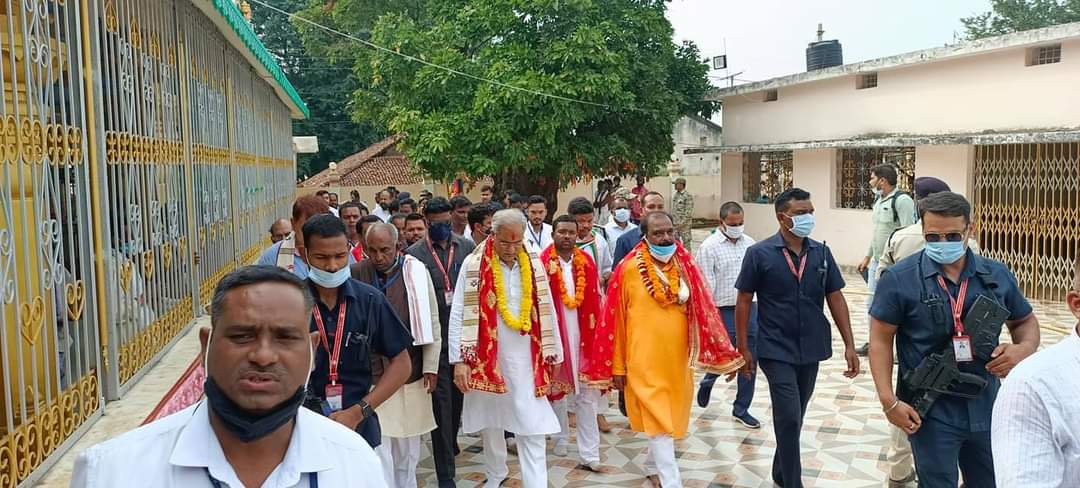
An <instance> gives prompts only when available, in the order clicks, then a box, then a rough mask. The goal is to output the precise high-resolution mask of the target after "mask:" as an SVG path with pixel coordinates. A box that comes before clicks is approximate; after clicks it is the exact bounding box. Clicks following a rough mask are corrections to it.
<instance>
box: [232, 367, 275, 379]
mask: <svg viewBox="0 0 1080 488" xmlns="http://www.w3.org/2000/svg"><path fill="white" fill-rule="evenodd" d="M285 376H286V371H285V368H283V367H281V366H279V365H271V366H265V367H264V366H259V365H255V364H248V365H246V366H244V367H241V368H240V371H239V374H238V375H237V377H238V378H239V379H248V378H253V379H258V380H260V381H267V380H273V381H280V380H281V378H283V377H285Z"/></svg>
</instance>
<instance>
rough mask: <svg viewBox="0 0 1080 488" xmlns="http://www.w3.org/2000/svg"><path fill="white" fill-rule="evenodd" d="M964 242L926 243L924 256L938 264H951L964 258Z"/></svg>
mask: <svg viewBox="0 0 1080 488" xmlns="http://www.w3.org/2000/svg"><path fill="white" fill-rule="evenodd" d="M966 252H967V250H966V249H964V241H960V242H927V243H926V255H927V256H928V257H929V258H930V259H931V260H933V261H934V262H935V263H938V264H952V263H955V262H957V261H959V260H960V258H962V257H964V253H966Z"/></svg>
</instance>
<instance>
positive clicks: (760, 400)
mask: <svg viewBox="0 0 1080 488" xmlns="http://www.w3.org/2000/svg"><path fill="white" fill-rule="evenodd" d="M704 235H705V234H704V233H702V232H701V231H695V237H696V238H697V239H699V242H700V239H702V238H703V237H704ZM845 279H846V280H847V283H848V287H847V289H845V295H846V297H847V301H848V305H849V307H850V308H851V318H852V327H853V329H854V334H855V338H856V342H857V343H859V344H861V343H862V342H864V341H865V339H866V337H867V335H868V325H867V318H866V301H867V298H868V297H869V295H868V293H867V289H866V287H865V285H864V284H863V282H862V279H861V278H859V277H858V276H857V275H855V274H852V273H848V274H846V276H845ZM1035 306H1036V310H1037V314H1038V316H1039V318H1040V322H1041V323H1042V325H1044V326H1050V330H1048V328H1046V327H1044V329H1043V344H1044V345H1051V344H1055V343H1057V342H1058V341H1059V340H1061V337H1062V333H1061V332H1060V331H1065V330H1068V329H1069V328H1071V327H1072V326H1073V325H1074V324H1075V319H1074V318H1073V317H1072V315H1071V314H1070V313H1069V311H1068V309H1067V308H1065V307H1064V305H1063V304H1057V303H1037V304H1035ZM833 349H834V350H835V351H837V353H836V354H835V355H834V357H833V358H832V359H830V360H828V361H826V362H824V363H822V365H821V369H820V372H819V376H818V381H817V387H816V389H815V391H814V396H813V399H812V401H811V404H810V408H809V410H808V412H807V414H806V421H805V426H804V428H803V433H802V462H803V479H804V484H805V485H806V486H808V487H823V488H824V487H829V488H833V487H835V488H855V487H878V486H886V483H885V479H886V476H887V472H888V471H887V469H888V467H887V466H888V465H887V463H886V462H885V456H886V451H887V446H888V441H889V429H888V423H887V422H886V421H885V419H884V417H883V416H882V415H881V407H880V405H879V404H878V402H877V398H876V394H875V390H874V384H873V380H872V379H871V377H870V372H869V363H868V362H866V361H865V358H864V360H863V363H862V374H860V375H859V377H857V378H856V379H854V380H849V379H847V378H844V376H843V371H844V369H845V368H844V362H843V357H842V355H841V354H840V351H842V350H843V342H842V341H841V340H840V336H839V335H838V334H836V333H835V329H834V333H833ZM735 391H736V388H735V385H734V383H731V384H726V383H723V381H718V382H717V384H716V386H715V387H714V390H713V395H712V402H711V403H710V404H709V406H708V408H699V407H698V406H697V405H696V404H695V405H694V406H693V409H692V412H691V419H690V432H689V435H688V436H687V438H686V439H684V440H682V441H678V442H676V446H675V449H676V456H677V457H678V460H679V468H680V470H681V473H682V477H683V484H684V485H685V486H686V487H687V488H721V487H723V488H728V487H747V488H748V487H771V486H774V485H773V483H772V481H771V476H770V472H771V471H770V470H771V467H772V456H773V451H774V449H775V448H776V441H775V437H774V436H773V432H772V409H771V407H770V402H769V393H768V381H767V380H766V379H765V376H764V375H761V376H760V377H759V381H758V383H757V390H756V392H755V394H754V402H753V404H752V406H751V409H750V411H751V413H753V414H754V415H755V416H756V417H757V418H758V419H759V420H760V421H761V423H762V426H761V429H759V430H749V429H746V428H744V427H743V426H742V425H741V424H739V423H737V422H735V421H734V420H733V419H732V417H731V403H732V402H733V401H734V399H735ZM611 405H612V408H611V409H610V410H609V411H608V412H607V414H606V416H607V419H608V421H609V422H610V423H611V424H612V427H613V430H612V432H611V433H609V434H601V437H602V439H601V457H602V458H603V463H604V464H606V465H608V466H613V467H615V468H616V470H617V472H618V474H614V475H600V474H593V473H587V472H584V471H581V470H576V469H574V468H575V466H576V465H577V457H576V455H577V451H576V446H574V445H573V444H571V447H570V453H569V455H568V456H567V457H564V458H560V457H556V456H555V455H554V454H552V452H551V449H550V447H552V444H551V443H550V442H549V449H548V466H549V469H548V472H549V475H548V476H549V481H550V483H551V486H554V487H565V488H581V487H641V486H648V485H647V484H646V483H645V482H644V475H643V472H642V469H641V466H642V465H643V464H644V461H645V450H646V440H645V438H644V437H643V436H638V435H635V434H634V433H633V432H631V431H630V430H628V428H629V427H628V425H627V422H626V419H625V418H624V417H623V416H622V415H621V414H620V413H619V411H618V408H617V407H616V404H615V402H614V401H613V402H611ZM459 444H460V446H461V448H462V454H461V455H460V456H459V457H458V463H457V466H458V476H459V482H458V486H461V487H469V488H472V487H473V486H482V481H483V480H484V466H483V462H484V458H483V452H482V449H481V446H482V444H481V442H480V439H478V438H472V437H466V436H462V437H461V438H460V440H459ZM516 463H517V458H515V457H513V456H511V457H510V460H509V464H510V472H511V478H512V479H511V480H510V481H509V482H508V483H507V484H506V485H504V486H508V487H520V486H521V482H520V475H519V473H520V471H519V470H518V467H517V466H516ZM419 477H420V478H421V479H422V480H423V481H422V485H423V486H428V487H433V486H436V479H435V473H434V465H433V464H432V461H431V458H430V453H429V452H428V450H427V447H426V446H425V448H424V453H423V457H422V460H421V464H420V469H419ZM912 486H914V484H912Z"/></svg>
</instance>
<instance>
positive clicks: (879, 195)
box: [874, 188, 881, 198]
mask: <svg viewBox="0 0 1080 488" xmlns="http://www.w3.org/2000/svg"><path fill="white" fill-rule="evenodd" d="M874 196H875V197H878V198H881V188H874Z"/></svg>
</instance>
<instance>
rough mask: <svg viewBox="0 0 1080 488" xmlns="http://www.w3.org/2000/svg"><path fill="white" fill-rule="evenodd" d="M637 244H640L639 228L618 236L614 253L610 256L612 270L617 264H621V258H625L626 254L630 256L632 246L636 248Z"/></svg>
mask: <svg viewBox="0 0 1080 488" xmlns="http://www.w3.org/2000/svg"><path fill="white" fill-rule="evenodd" d="M639 242H641V228H640V227H635V228H633V229H631V230H628V231H626V233H625V234H623V235H621V236H619V240H617V241H615V252H614V253H613V254H612V255H611V257H612V259H613V261H611V267H612V269H614V268H616V267H617V266H619V263H621V262H622V260H623V258H625V257H626V255H627V254H630V251H633V250H634V246H637V245H638V243H639Z"/></svg>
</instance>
